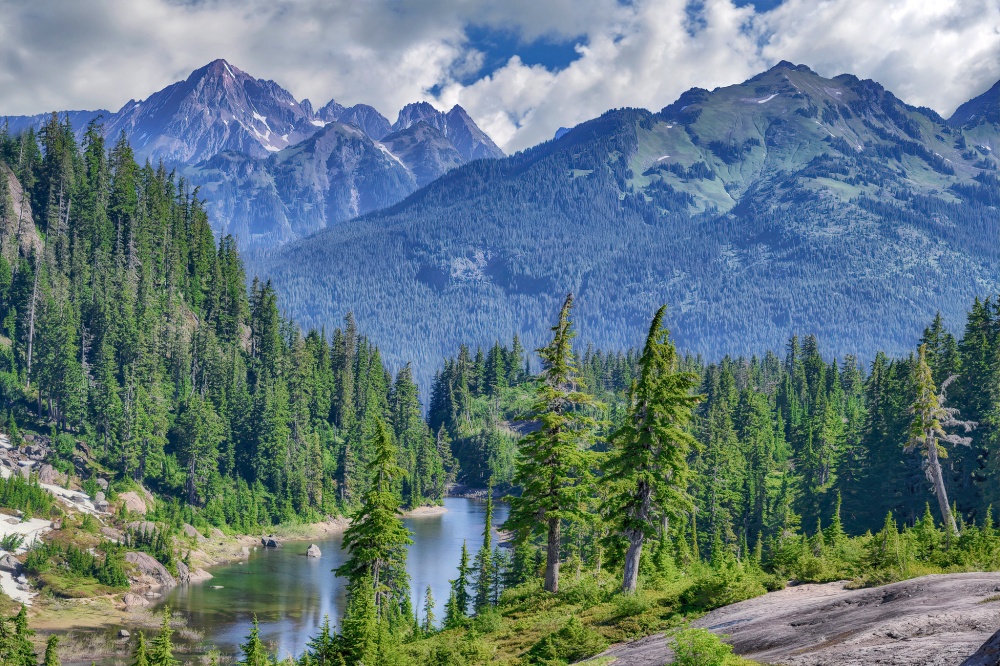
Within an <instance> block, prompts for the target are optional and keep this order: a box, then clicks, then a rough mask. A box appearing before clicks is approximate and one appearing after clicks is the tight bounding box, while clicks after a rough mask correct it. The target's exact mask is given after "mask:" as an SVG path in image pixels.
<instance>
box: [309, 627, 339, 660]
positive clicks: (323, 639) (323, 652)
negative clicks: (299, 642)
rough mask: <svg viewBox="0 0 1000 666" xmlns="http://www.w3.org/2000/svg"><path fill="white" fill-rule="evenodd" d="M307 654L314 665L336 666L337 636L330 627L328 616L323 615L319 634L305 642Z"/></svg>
mask: <svg viewBox="0 0 1000 666" xmlns="http://www.w3.org/2000/svg"><path fill="white" fill-rule="evenodd" d="M306 648H307V649H308V652H307V654H308V655H309V657H310V659H311V660H312V663H313V664H316V666H337V662H336V660H337V637H336V635H335V634H334V632H333V631H332V630H331V629H330V616H329V615H324V616H323V624H321V625H320V628H319V635H318V636H314V637H312V638H310V639H309V642H308V643H306Z"/></svg>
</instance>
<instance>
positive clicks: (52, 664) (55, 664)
mask: <svg viewBox="0 0 1000 666" xmlns="http://www.w3.org/2000/svg"><path fill="white" fill-rule="evenodd" d="M58 646H59V637H58V636H56V635H55V634H52V635H51V636H49V639H48V640H47V641H45V657H44V658H43V659H42V666H59V663H60V662H59V654H58V653H57V652H56V649H57V648H58Z"/></svg>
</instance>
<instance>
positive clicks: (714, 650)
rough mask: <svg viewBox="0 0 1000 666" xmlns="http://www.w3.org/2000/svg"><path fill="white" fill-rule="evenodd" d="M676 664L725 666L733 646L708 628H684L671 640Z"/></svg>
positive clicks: (683, 665) (684, 665) (677, 665)
mask: <svg viewBox="0 0 1000 666" xmlns="http://www.w3.org/2000/svg"><path fill="white" fill-rule="evenodd" d="M670 646H671V647H672V648H673V650H674V662H673V663H674V664H675V665H676V666H725V664H726V663H727V662H729V660H730V656H731V655H732V653H733V647H732V646H731V645H727V644H726V643H723V642H722V640H721V639H720V638H719V637H718V636H716V635H715V634H713V633H712V632H711V631H709V630H707V629H683V630H681V631H678V632H677V633H676V634H674V636H673V638H672V639H671V640H670Z"/></svg>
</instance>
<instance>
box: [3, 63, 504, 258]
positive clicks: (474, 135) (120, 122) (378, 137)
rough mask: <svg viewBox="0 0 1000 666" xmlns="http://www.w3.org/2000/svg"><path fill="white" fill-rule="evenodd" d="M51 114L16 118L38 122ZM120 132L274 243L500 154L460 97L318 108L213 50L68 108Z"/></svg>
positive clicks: (17, 122)
mask: <svg viewBox="0 0 1000 666" xmlns="http://www.w3.org/2000/svg"><path fill="white" fill-rule="evenodd" d="M49 116H50V114H40V115H37V116H16V117H10V118H8V119H7V123H8V131H10V132H12V133H17V132H20V131H23V130H25V129H28V128H29V127H32V128H35V129H38V128H40V127H41V125H42V124H43V123H44V122H45V121H46V120H47V119H48V118H49ZM59 116H60V117H61V118H62V117H66V118H68V119H69V121H70V123H71V124H72V126H73V127H74V128H75V129H76V130H77V132H78V133H80V134H82V132H83V130H85V129H86V126H87V124H88V123H90V122H91V121H94V120H97V121H98V122H101V123H103V126H104V132H105V135H106V136H107V137H108V138H109V139H111V140H115V139H117V138H118V136H120V135H121V134H124V135H125V137H126V138H127V139H128V140H129V142H130V143H131V145H132V147H133V150H134V151H135V153H136V156H137V158H138V159H139V160H143V159H148V160H150V161H152V162H153V163H154V164H155V163H157V162H161V161H162V162H163V163H164V164H165V165H167V166H168V167H170V168H177V169H178V170H180V171H181V172H182V173H183V174H184V175H185V177H186V178H187V179H188V180H189V181H190V182H191V183H192V184H193V185H195V186H198V187H201V188H202V191H203V193H204V196H205V197H206V198H207V200H208V208H209V213H210V215H211V218H212V221H213V225H214V228H215V229H216V231H217V232H218V233H220V234H226V233H229V234H233V235H234V236H236V237H237V239H238V241H239V242H240V245H241V246H242V247H243V248H244V249H268V248H271V247H273V246H275V245H278V244H281V243H283V242H287V241H289V240H293V239H295V238H300V237H302V236H304V235H307V234H309V233H312V232H314V231H317V230H319V229H323V228H325V227H327V226H331V225H333V224H336V223H337V222H340V221H342V220H345V219H348V218H350V217H354V216H357V215H360V214H363V213H366V212H370V211H372V210H376V209H378V208H381V207H384V206H386V205H389V204H392V203H396V202H397V201H400V200H401V199H403V198H404V197H405V196H406V195H408V194H410V193H412V192H414V191H416V190H417V188H419V187H421V186H423V185H425V184H427V183H428V182H430V181H431V180H433V179H435V178H437V177H439V176H441V175H442V174H444V173H445V172H447V171H448V170H449V169H453V168H455V167H456V166H459V165H462V164H465V163H467V162H469V161H472V160H476V159H483V158H496V157H502V156H503V152H502V151H501V150H500V149H499V148H497V146H496V144H494V143H493V141H492V140H491V139H490V137H489V136H487V135H486V134H485V133H484V132H483V131H482V130H480V129H479V127H478V126H476V123H475V122H474V121H473V120H472V118H470V117H469V115H468V114H467V113H466V112H465V110H464V109H462V107H460V106H455V107H454V108H452V109H451V110H450V111H448V112H447V113H445V112H442V111H439V110H437V109H435V108H434V107H433V106H431V105H430V104H428V103H426V102H420V103H414V104H409V105H407V106H406V107H404V108H403V109H402V110H401V111H400V113H399V117H398V119H397V120H396V122H395V123H393V124H390V123H389V120H388V119H386V118H385V117H384V116H382V115H381V114H380V113H379V112H378V111H377V110H376V109H375V108H373V107H371V106H367V105H364V104H359V105H355V106H351V107H344V106H343V105H341V104H339V103H338V102H336V101H335V100H331V101H330V102H328V103H327V104H325V105H324V106H323V107H321V108H320V109H318V110H314V109H313V105H312V103H311V102H310V101H309V100H302V101H301V102H300V101H298V100H296V99H295V97H294V96H293V95H292V94H291V93H290V92H288V91H287V90H285V89H284V88H282V87H281V86H279V85H278V84H277V83H275V82H274V81H267V80H263V79H256V78H254V77H253V76H250V75H249V74H247V73H246V72H243V71H242V70H240V69H238V68H237V67H235V66H233V65H231V64H230V63H228V62H226V61H225V60H215V61H213V62H211V63H209V64H208V65H206V66H204V67H202V68H200V69H197V70H195V71H194V72H192V73H191V75H190V76H189V77H188V78H187V79H185V80H184V81H179V82H177V83H174V84H172V85H170V86H167V87H166V88H164V89H163V90H160V91H158V92H156V93H153V94H152V95H150V96H149V97H148V98H146V99H144V100H140V101H136V100H130V101H129V102H127V103H126V104H125V105H124V106H123V107H122V108H121V109H120V110H118V111H117V112H114V113H112V112H110V111H107V110H96V111H69V112H59Z"/></svg>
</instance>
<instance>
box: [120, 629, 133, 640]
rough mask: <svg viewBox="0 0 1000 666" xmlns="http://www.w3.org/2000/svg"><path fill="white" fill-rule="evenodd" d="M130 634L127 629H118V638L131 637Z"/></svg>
mask: <svg viewBox="0 0 1000 666" xmlns="http://www.w3.org/2000/svg"><path fill="white" fill-rule="evenodd" d="M131 637H132V634H130V633H128V629H119V630H118V638H131Z"/></svg>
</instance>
